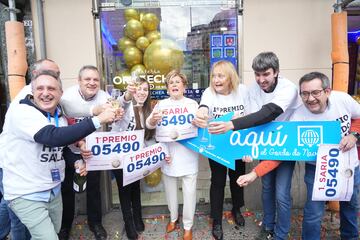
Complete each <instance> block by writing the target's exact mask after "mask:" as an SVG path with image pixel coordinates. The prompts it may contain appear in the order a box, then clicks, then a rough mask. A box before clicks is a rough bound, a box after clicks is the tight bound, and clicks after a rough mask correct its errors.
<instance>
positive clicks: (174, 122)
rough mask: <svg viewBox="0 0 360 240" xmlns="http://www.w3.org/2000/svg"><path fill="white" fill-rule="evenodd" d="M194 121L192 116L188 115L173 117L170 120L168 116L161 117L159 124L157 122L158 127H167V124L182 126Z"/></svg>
mask: <svg viewBox="0 0 360 240" xmlns="http://www.w3.org/2000/svg"><path fill="white" fill-rule="evenodd" d="M193 119H194V114H188V115H173V116H172V117H171V118H170V119H169V116H164V117H162V120H161V122H159V123H158V124H157V125H158V126H167V125H169V124H171V125H177V124H179V125H183V124H185V123H191V121H192V120H193Z"/></svg>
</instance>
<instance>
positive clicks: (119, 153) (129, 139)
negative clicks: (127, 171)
mask: <svg viewBox="0 0 360 240" xmlns="http://www.w3.org/2000/svg"><path fill="white" fill-rule="evenodd" d="M143 145H144V130H135V131H123V132H94V133H92V134H90V135H89V136H87V137H86V148H87V149H89V150H91V152H92V157H91V158H89V159H87V160H86V170H87V171H96V170H110V169H119V168H122V166H123V158H124V156H125V155H126V154H129V153H133V152H136V151H139V150H141V149H142V148H143Z"/></svg>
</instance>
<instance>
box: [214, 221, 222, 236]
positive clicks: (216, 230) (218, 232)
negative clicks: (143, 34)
mask: <svg viewBox="0 0 360 240" xmlns="http://www.w3.org/2000/svg"><path fill="white" fill-rule="evenodd" d="M211 233H212V235H213V237H214V238H215V240H223V230H222V225H221V223H220V222H217V221H214V222H213V227H212V231H211Z"/></svg>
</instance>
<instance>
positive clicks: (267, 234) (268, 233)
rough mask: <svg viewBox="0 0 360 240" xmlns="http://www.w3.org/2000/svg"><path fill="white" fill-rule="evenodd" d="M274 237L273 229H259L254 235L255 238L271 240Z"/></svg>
mask: <svg viewBox="0 0 360 240" xmlns="http://www.w3.org/2000/svg"><path fill="white" fill-rule="evenodd" d="M273 239H274V231H273V230H265V229H263V228H262V229H261V231H260V233H259V235H257V236H256V237H255V240H273Z"/></svg>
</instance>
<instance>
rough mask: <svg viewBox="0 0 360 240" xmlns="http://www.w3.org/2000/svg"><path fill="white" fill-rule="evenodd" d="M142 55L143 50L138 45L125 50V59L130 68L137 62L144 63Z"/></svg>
mask: <svg viewBox="0 0 360 240" xmlns="http://www.w3.org/2000/svg"><path fill="white" fill-rule="evenodd" d="M142 57H143V54H142V52H141V51H140V50H139V49H138V48H136V47H128V48H126V49H125V51H124V61H125V64H126V65H127V66H128V67H129V68H131V67H132V66H134V65H135V64H139V63H142Z"/></svg>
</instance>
